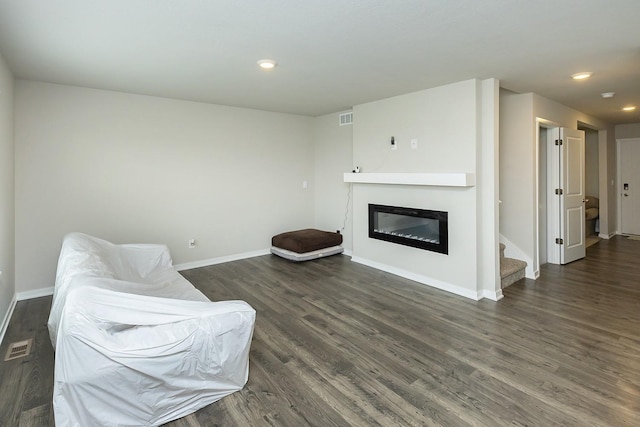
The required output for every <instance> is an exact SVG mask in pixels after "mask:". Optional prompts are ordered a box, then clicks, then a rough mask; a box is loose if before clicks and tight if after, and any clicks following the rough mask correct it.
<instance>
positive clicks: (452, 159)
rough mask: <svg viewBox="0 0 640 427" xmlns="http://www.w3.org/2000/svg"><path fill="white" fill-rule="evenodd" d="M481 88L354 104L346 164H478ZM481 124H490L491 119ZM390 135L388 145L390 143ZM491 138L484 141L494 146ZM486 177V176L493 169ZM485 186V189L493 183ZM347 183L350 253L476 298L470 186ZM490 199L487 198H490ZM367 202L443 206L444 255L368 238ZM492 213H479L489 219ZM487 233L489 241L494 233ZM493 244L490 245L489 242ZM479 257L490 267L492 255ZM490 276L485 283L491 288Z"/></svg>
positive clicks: (454, 87)
mask: <svg viewBox="0 0 640 427" xmlns="http://www.w3.org/2000/svg"><path fill="white" fill-rule="evenodd" d="M489 92H491V93H493V92H494V91H491V90H490V91H489ZM481 94H482V90H481V86H480V83H479V82H478V81H477V80H468V81H465V82H459V83H455V84H451V85H446V86H441V87H437V88H433V89H428V90H424V91H420V92H415V93H411V94H408V95H402V96H398V97H393V98H389V99H384V100H380V101H376V102H371V103H367V104H361V105H356V106H355V107H354V109H353V111H354V124H353V163H354V165H357V166H359V167H360V168H361V170H362V171H363V172H472V173H476V172H479V170H478V168H477V165H478V164H479V163H483V160H481V153H480V150H481V149H482V141H483V133H482V121H481V115H480V114H479V111H480V110H482V108H483V104H482V102H481V101H482V95H481ZM487 96H489V95H487ZM493 102H497V100H493V101H492V103H491V105H490V107H491V108H490V110H491V111H493V112H494V113H495V111H496V110H495V108H494V103H493ZM489 122H490V123H491V124H492V125H493V124H495V121H494V120H491V119H489ZM496 131H497V129H492V131H491V135H493V137H494V138H497V135H495V133H496ZM391 136H393V137H394V139H395V142H396V145H397V149H396V150H392V149H391V144H390V139H391ZM411 139H417V140H418V149H416V150H414V149H412V148H411V145H410V144H411ZM494 142H495V140H492V141H491V144H489V145H491V147H494V146H495V145H494ZM492 153H493V152H492ZM491 157H492V159H493V158H494V157H493V155H492V156H491ZM488 176H489V177H493V176H494V173H493V171H492V172H491V173H490V174H489V175H488ZM487 185H488V186H489V187H488V188H491V189H492V190H491V191H492V192H493V191H494V190H493V187H492V186H493V185H494V182H488V183H487ZM353 187H354V188H353V215H354V216H353V218H354V219H353V255H354V259H356V260H358V261H360V262H364V263H367V264H369V265H373V266H378V267H380V268H383V269H387V271H391V272H395V273H400V274H401V275H405V276H406V277H410V278H412V279H414V280H419V281H421V282H423V283H426V284H429V285H432V286H436V287H439V288H442V289H446V290H448V291H451V292H455V293H458V294H460V295H464V296H467V297H471V298H479V297H482V295H483V291H482V289H483V286H484V285H483V284H482V283H481V281H482V278H481V276H482V271H483V269H482V268H480V267H479V266H478V262H479V260H478V255H477V248H478V247H482V246H483V245H482V243H481V242H479V239H480V238H481V237H480V232H479V230H478V227H479V222H480V220H479V219H478V217H479V213H480V209H479V204H478V201H477V196H478V193H479V191H478V189H477V188H476V187H468V188H452V187H418V186H399V185H377V184H354V186H353ZM492 202H493V203H495V198H494V199H492ZM369 203H376V204H383V205H392V206H408V207H414V208H419V209H431V210H441V211H447V212H449V254H448V255H444V254H439V253H435V252H429V251H424V250H420V249H415V248H410V247H406V246H400V245H395V244H392V243H389V242H384V241H379V240H374V239H370V238H369V237H368V204H369ZM493 219H494V218H487V220H488V221H489V222H491V221H492V220H493ZM491 237H492V239H493V241H494V243H495V242H496V240H497V239H496V236H495V234H494V236H491ZM494 250H495V251H497V247H495V248H494ZM485 262H487V265H489V264H490V265H491V267H493V266H494V265H495V258H489V259H487V260H485ZM479 276H480V277H479ZM494 282H495V280H494V281H493V282H492V283H490V284H489V286H491V287H493V286H494ZM494 297H495V292H494Z"/></svg>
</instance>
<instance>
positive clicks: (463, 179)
mask: <svg viewBox="0 0 640 427" xmlns="http://www.w3.org/2000/svg"><path fill="white" fill-rule="evenodd" d="M344 182H352V183H354V184H399V185H435V186H443V187H473V186H475V185H476V175H475V174H473V173H468V172H460V173H383V172H379V173H345V174H344Z"/></svg>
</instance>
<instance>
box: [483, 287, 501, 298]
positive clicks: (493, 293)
mask: <svg viewBox="0 0 640 427" xmlns="http://www.w3.org/2000/svg"><path fill="white" fill-rule="evenodd" d="M482 298H487V299H490V300H491V301H500V300H501V299H502V298H504V295H503V294H502V289H498V290H497V291H489V290H487V289H485V290H483V291H482Z"/></svg>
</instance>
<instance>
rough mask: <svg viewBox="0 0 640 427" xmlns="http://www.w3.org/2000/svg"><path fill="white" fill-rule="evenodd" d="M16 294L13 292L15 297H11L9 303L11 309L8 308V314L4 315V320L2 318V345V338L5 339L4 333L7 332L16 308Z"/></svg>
mask: <svg viewBox="0 0 640 427" xmlns="http://www.w3.org/2000/svg"><path fill="white" fill-rule="evenodd" d="M17 302H18V301H17V300H16V295H15V294H13V298H11V303H10V304H9V309H8V310H7V314H5V316H4V320H2V324H1V325H0V345H2V340H3V339H4V334H5V333H6V332H7V328H8V327H9V321H10V320H11V316H12V315H13V310H14V309H15V308H16V303H17Z"/></svg>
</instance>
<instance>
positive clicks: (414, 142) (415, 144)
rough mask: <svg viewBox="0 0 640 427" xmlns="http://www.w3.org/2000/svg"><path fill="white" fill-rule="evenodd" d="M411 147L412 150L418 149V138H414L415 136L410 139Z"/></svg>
mask: <svg viewBox="0 0 640 427" xmlns="http://www.w3.org/2000/svg"><path fill="white" fill-rule="evenodd" d="M411 149H413V150H417V149H418V140H417V139H415V138H414V139H412V140H411Z"/></svg>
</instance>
